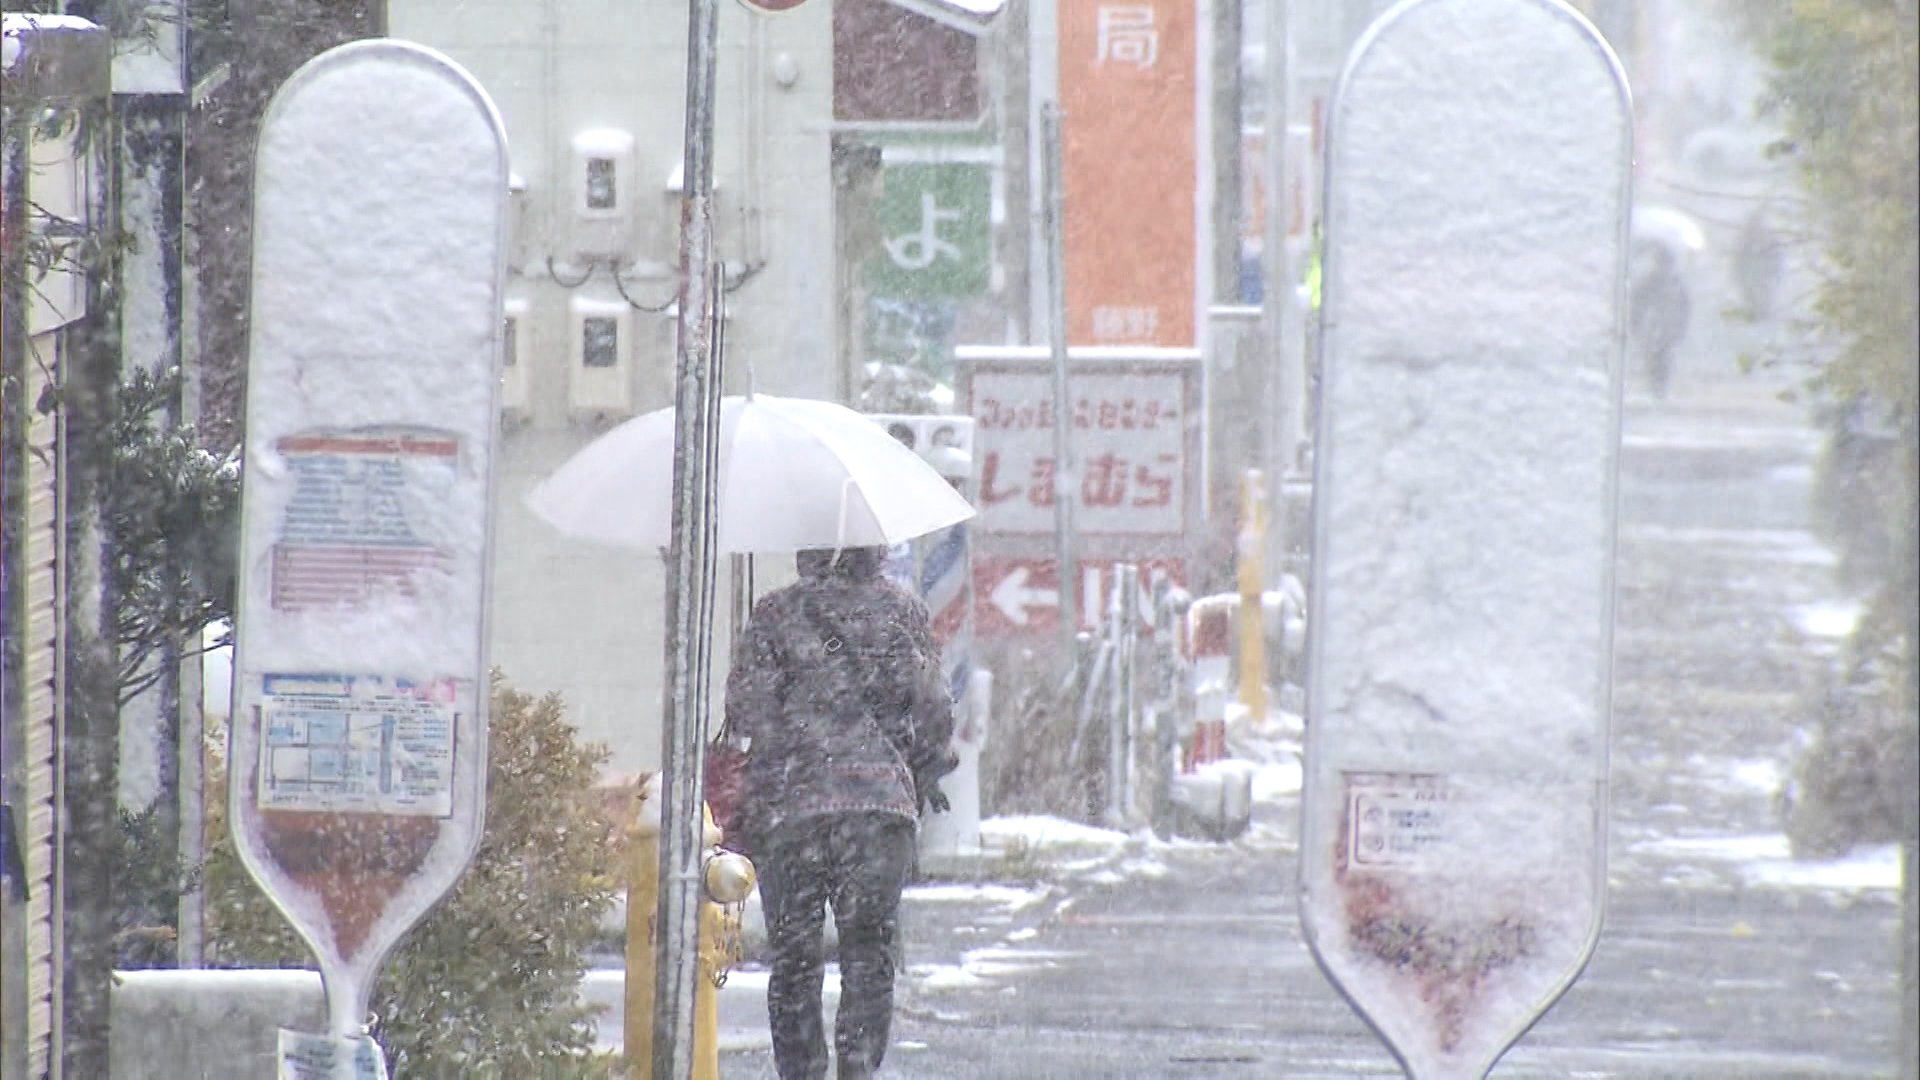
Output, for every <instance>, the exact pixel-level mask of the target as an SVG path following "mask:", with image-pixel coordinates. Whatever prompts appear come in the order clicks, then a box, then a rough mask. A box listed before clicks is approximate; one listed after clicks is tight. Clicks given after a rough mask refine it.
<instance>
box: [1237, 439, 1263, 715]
mask: <svg viewBox="0 0 1920 1080" xmlns="http://www.w3.org/2000/svg"><path fill="white" fill-rule="evenodd" d="M1237 547H1238V555H1239V560H1238V561H1239V581H1240V648H1239V654H1240V655H1239V662H1240V705H1241V706H1242V707H1243V708H1245V709H1246V710H1247V719H1248V720H1249V721H1250V722H1252V723H1253V724H1255V725H1256V726H1258V725H1264V724H1265V723H1266V722H1267V644H1266V633H1265V628H1266V609H1265V605H1264V604H1262V603H1261V591H1262V583H1261V579H1262V578H1263V577H1265V574H1264V573H1263V572H1262V566H1261V554H1262V552H1264V551H1265V550H1266V547H1267V499H1266V480H1265V477H1263V476H1262V475H1261V472H1260V470H1259V469H1248V470H1247V472H1246V475H1245V476H1243V477H1242V478H1241V483H1240V536H1239V542H1238V545H1237Z"/></svg>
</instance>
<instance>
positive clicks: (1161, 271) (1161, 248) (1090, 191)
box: [1058, 0, 1201, 347]
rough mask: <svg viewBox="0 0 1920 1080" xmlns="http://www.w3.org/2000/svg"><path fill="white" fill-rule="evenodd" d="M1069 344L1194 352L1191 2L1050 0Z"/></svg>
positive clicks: (1195, 72)
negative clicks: (1056, 59)
mask: <svg viewBox="0 0 1920 1080" xmlns="http://www.w3.org/2000/svg"><path fill="white" fill-rule="evenodd" d="M1058 11H1059V33H1060V68H1059V72H1060V105H1061V108H1062V110H1063V111H1064V112H1065V117H1064V118H1063V120H1062V124H1061V132H1062V135H1061V138H1062V143H1063V146H1062V149H1061V153H1062V157H1063V159H1064V160H1063V162H1062V166H1063V167H1062V180H1063V185H1064V189H1065V190H1064V194H1065V197H1066V222H1065V232H1066V263H1067V341H1068V343H1069V344H1072V345H1154V346H1172V347H1191V346H1193V345H1194V344H1195V343H1196V334H1195V311H1194V294H1195V289H1196V285H1197V278H1196V275H1197V273H1198V267H1199V258H1200V253H1201V248H1200V242H1199V230H1198V225H1197V217H1198V212H1197V207H1198V203H1197V201H1196V197H1197V195H1198V190H1197V188H1198V184H1197V180H1196V178H1195V162H1196V153H1197V147H1198V132H1199V131H1200V124H1199V112H1198V100H1199V98H1198V92H1199V84H1198V79H1199V71H1200V68H1199V63H1198V46H1199V34H1198V21H1199V19H1198V7H1197V4H1196V3H1195V0H1124V2H1119V3H1116V2H1112V0H1060V4H1059V9H1058Z"/></svg>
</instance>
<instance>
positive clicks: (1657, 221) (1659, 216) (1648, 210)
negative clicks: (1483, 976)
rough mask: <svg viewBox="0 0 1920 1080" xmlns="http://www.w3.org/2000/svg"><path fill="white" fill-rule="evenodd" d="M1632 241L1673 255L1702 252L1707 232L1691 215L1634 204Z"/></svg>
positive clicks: (1661, 206) (1662, 205)
mask: <svg viewBox="0 0 1920 1080" xmlns="http://www.w3.org/2000/svg"><path fill="white" fill-rule="evenodd" d="M1633 238H1634V239H1635V240H1639V241H1649V242H1652V243H1656V244H1660V245H1662V246H1664V247H1666V248H1668V249H1670V250H1672V251H1674V253H1675V254H1680V255H1689V254H1693V253H1694V252H1699V251H1705V250H1706V247H1707V234H1706V231H1705V230H1703V229H1702V228H1701V227H1700V223H1699V222H1698V221H1697V220H1695V219H1694V217H1693V215H1691V214H1689V213H1687V212H1686V211H1684V210H1680V209H1677V208H1675V207H1672V206H1668V205H1666V204H1665V203H1635V204H1634V206H1633Z"/></svg>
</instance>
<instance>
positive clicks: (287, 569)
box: [228, 40, 507, 1076]
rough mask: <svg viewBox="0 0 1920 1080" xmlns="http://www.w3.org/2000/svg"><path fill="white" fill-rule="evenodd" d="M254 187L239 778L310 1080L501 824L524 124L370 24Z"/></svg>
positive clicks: (294, 108)
mask: <svg viewBox="0 0 1920 1080" xmlns="http://www.w3.org/2000/svg"><path fill="white" fill-rule="evenodd" d="M255 178H256V179H255V185H254V188H255V190H254V218H253V221H254V228H253V245H254V246H253V269H252V323H251V330H250V335H251V336H250V339H249V343H248V344H249V356H248V373H247V407H246V441H245V451H246V466H245V472H244V474H243V487H242V500H241V538H240V559H241V565H240V585H239V604H238V609H237V611H236V618H235V625H234V628H235V644H236V649H235V654H234V703H233V711H232V741H231V744H230V750H229V754H228V762H229V767H230V769H231V773H230V783H229V788H230V790H229V796H228V797H229V813H230V815H231V817H230V820H231V821H232V823H233V824H232V828H233V836H234V841H235V844H236V846H237V847H238V849H239V851H240V854H241V857H242V859H243V860H244V861H245V863H246V866H247V869H248V870H249V871H250V872H251V873H252V874H253V876H254V878H255V879H256V880H258V881H259V882H260V884H261V887H262V888H263V889H264V890H265V891H266V893H267V895H268V896H270V897H271V898H272V899H273V901H274V902H275V904H277V905H278V906H279V907H280V909H281V911H283V912H285V913H286V915H287V918H288V921H289V922H291V923H292V924H293V926H294V927H295V928H296V929H298V930H299V931H300V934H301V936H302V937H304V938H305V939H306V941H307V943H308V945H309V946H310V947H311V948H312V949H313V952H314V955H315V958H316V959H317V960H318V962H319V967H320V973H321V977H322V979H323V980H324V982H325V984H326V991H327V1008H328V1013H329V1030H328V1032H327V1033H326V1034H325V1035H321V1036H316V1037H313V1038H307V1037H304V1036H301V1035H300V1034H299V1033H290V1034H289V1035H287V1036H285V1037H283V1039H282V1041H281V1047H282V1051H283V1053H282V1058H281V1075H282V1076H297V1075H310V1074H311V1070H312V1069H315V1068H322V1067H323V1066H322V1065H317V1064H315V1062H317V1061H321V1060H323V1059H324V1060H325V1061H331V1062H334V1063H335V1064H338V1065H340V1067H341V1068H342V1069H344V1068H345V1064H344V1063H347V1062H360V1061H377V1057H378V1055H377V1054H373V1053H372V1052H371V1050H369V1049H368V1047H367V1043H366V1039H365V1028H364V1025H365V1023H366V1021H367V1002H368V997H369V994H370V992H371V990H372V988H373V984H374V980H375V977H376V976H377V975H378V973H379V969H380V965H381V962H382V961H383V960H384V959H385V957H386V954H387V952H388V950H390V949H391V948H392V947H393V946H394V945H395V944H396V943H397V942H398V941H399V940H400V937H401V935H403V934H404V933H405V932H406V931H407V929H408V928H409V927H411V926H412V925H413V924H414V923H415V922H416V921H418V920H419V918H420V917H421V916H422V915H424V914H425V913H426V912H427V910H428V909H429V908H431V907H432V906H433V905H434V903H436V902H437V901H438V900H439V899H440V897H441V896H443V895H444V894H445V893H446V892H447V890H448V889H449V888H451V887H452V886H453V884H454V882H455V881H456V880H458V878H459V877H460V874H461V873H462V872H463V871H464V870H465V869H466V867H467V864H468V862H469V860H470V859H471V858H472V856H473V852H474V850H475V848H476V847H477V846H478V844H479V842H480V834H481V821H482V808H483V801H484V798H485V794H486V792H485V780H486V767H485V763H486V730H487V728H486V711H487V699H488V695H489V688H488V682H487V679H488V675H487V649H486V634H487V619H486V613H487V606H488V563H489V552H490V548H491V529H492V517H493V480H492V461H493V446H494V434H495V432H496V430H497V428H498V426H499V405H498V400H497V395H498V388H499V381H500V361H501V355H500V354H501V341H502V326H503V324H502V319H503V311H504V307H503V295H502V294H503V287H504V279H505V268H506V263H505V239H506V214H505V209H506V198H507V150H506V134H505V132H504V130H503V129H502V126H501V123H500V117H499V115H498V114H497V113H496V112H495V111H494V108H493V104H492V102H490V101H489V100H488V99H487V96H486V94H485V92H484V91H482V90H481V88H480V86H479V85H478V84H477V83H475V82H474V81H473V79H472V78H471V77H469V76H468V75H467V73H466V72H464V71H462V70H461V69H460V68H458V67H457V66H455V65H454V64H453V63H452V62H451V61H449V60H447V59H446V58H445V57H443V56H441V55H439V54H438V53H434V52H432V51H430V50H427V49H423V48H420V47H418V46H414V45H408V44H405V43H403V42H397V41H391V40H373V41H365V42H357V43H354V44H350V45H344V46H341V47H339V48H336V49H332V50H330V51H328V52H326V53H323V54H321V55H320V56H318V57H316V58H315V59H313V60H311V61H309V62H308V63H307V64H305V65H304V66H302V67H301V68H300V69H299V70H298V71H296V72H294V74H293V75H292V77H290V78H289V79H288V80H287V82H286V83H285V84H284V85H283V86H282V87H281V88H280V90H279V92H278V93H276V94H275V95H274V98H273V100H272V102H271V104H270V105H269V106H268V108H267V112H266V116H265V118H264V119H263V120H262V123H261V130H260V137H259V145H258V149H257V151H256V167H255ZM327 1040H336V1041H337V1045H334V1046H333V1048H332V1049H331V1050H328V1049H326V1047H327V1045H328V1043H327ZM316 1047H319V1048H320V1049H318V1050H316V1049H315V1048H316ZM316 1054H317V1055H318V1056H317V1057H316V1056H315V1055H316ZM324 1067H325V1068H328V1069H332V1068H334V1066H333V1065H326V1066H324ZM302 1070H308V1071H305V1072H303V1071H302ZM366 1071H367V1070H361V1073H356V1075H360V1074H362V1073H365V1072H366ZM373 1072H374V1073H375V1074H377V1072H378V1070H377V1069H375V1070H373Z"/></svg>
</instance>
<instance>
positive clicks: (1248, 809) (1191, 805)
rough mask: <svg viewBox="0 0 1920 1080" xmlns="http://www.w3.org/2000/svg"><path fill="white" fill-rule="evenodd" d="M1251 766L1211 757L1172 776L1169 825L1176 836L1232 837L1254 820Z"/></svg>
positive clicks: (1207, 838)
mask: <svg viewBox="0 0 1920 1080" xmlns="http://www.w3.org/2000/svg"><path fill="white" fill-rule="evenodd" d="M1253 773H1254V766H1253V764H1252V763H1251V762H1246V761H1235V760H1226V761H1213V762H1208V763H1207V764H1204V765H1201V766H1199V767H1198V768H1197V769H1195V770H1194V771H1193V772H1190V773H1182V774H1179V775H1177V776H1175V777H1173V780H1172V790H1171V792H1170V796H1171V803H1172V815H1171V825H1172V829H1173V834H1174V835H1175V836H1185V837H1192V838H1197V839H1202V840H1215V841H1221V840H1231V839H1233V838H1234V837H1236V836H1239V835H1240V834H1242V833H1244V832H1246V831H1247V826H1248V825H1249V824H1251V823H1252V820H1253Z"/></svg>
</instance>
